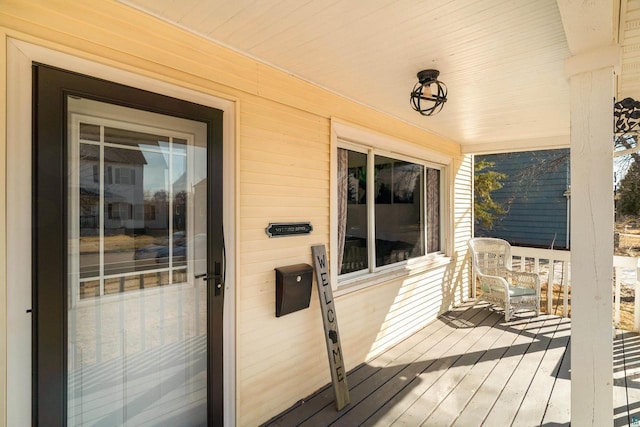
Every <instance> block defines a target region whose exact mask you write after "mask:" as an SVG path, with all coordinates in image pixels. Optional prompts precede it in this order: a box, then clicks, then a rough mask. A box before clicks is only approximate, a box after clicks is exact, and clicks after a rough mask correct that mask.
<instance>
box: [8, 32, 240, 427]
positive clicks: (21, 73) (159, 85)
mask: <svg viewBox="0 0 640 427" xmlns="http://www.w3.org/2000/svg"><path fill="white" fill-rule="evenodd" d="M6 46H7V85H6V86H7V129H6V131H7V153H6V165H5V166H6V176H7V189H6V192H7V224H6V225H7V252H6V253H7V273H6V274H7V276H6V277H7V298H6V301H5V304H6V313H7V323H6V327H7V355H6V361H7V362H6V363H7V366H6V370H5V372H6V375H7V378H6V381H7V390H8V391H10V392H8V393H7V394H6V396H7V402H6V408H7V414H6V423H7V424H6V425H30V424H31V407H32V393H31V350H32V347H31V342H32V341H31V338H32V328H31V313H30V311H31V308H32V304H31V291H32V289H31V268H32V267H31V237H32V236H31V189H32V185H31V181H32V170H31V164H32V157H31V154H32V153H31V146H32V134H31V123H32V118H31V116H32V79H31V75H32V64H33V63H34V62H37V63H42V64H47V65H51V66H54V67H58V68H62V69H65V70H69V71H75V72H78V73H82V74H86V75H90V76H94V77H98V78H102V79H105V80H109V81H113V82H116V83H120V84H124V85H128V86H133V87H136V88H140V89H144V90H148V91H151V92H156V93H159V94H162V95H167V96H172V97H175V98H179V99H184V100H186V101H190V102H194V103H198V104H202V105H205V106H209V107H213V108H216V109H219V110H222V111H224V118H223V120H224V122H223V135H224V141H223V157H224V159H223V165H224V166H223V169H224V170H223V200H224V206H223V223H224V241H225V258H226V259H225V261H226V271H225V275H226V277H225V278H226V281H225V290H226V291H225V301H224V320H223V323H224V325H223V329H224V349H223V354H224V379H223V381H224V390H225V392H224V413H225V425H226V426H233V425H235V420H236V411H235V408H236V381H235V378H236V376H235V365H236V361H235V356H236V355H235V350H234V349H235V330H236V325H235V305H236V304H235V279H236V274H235V272H236V266H235V265H236V264H235V263H236V256H235V254H236V244H235V236H236V232H235V212H236V208H235V206H236V197H235V182H236V142H235V141H236V128H237V123H236V117H237V115H236V104H237V101H236V100H234V99H232V98H230V97H225V98H223V97H218V96H213V95H209V94H206V93H202V92H197V91H195V90H192V89H187V88H184V87H180V86H177V85H174V84H170V83H166V82H163V81H160V80H156V79H153V78H150V77H145V76H143V75H142V74H138V73H133V72H130V71H124V70H122V69H119V68H114V67H111V66H107V65H104V64H99V63H97V62H93V61H89V60H86V59H83V58H80V57H77V56H73V55H70V54H67V53H63V52H59V51H56V50H52V49H49V48H45V47H42V46H38V45H35V44H31V43H26V42H23V41H19V40H16V39H12V38H8V39H7V40H6Z"/></svg>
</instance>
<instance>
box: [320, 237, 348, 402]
mask: <svg viewBox="0 0 640 427" xmlns="http://www.w3.org/2000/svg"><path fill="white" fill-rule="evenodd" d="M311 253H312V255H313V262H314V265H315V270H316V282H317V283H318V296H319V297H320V311H322V321H323V323H324V334H325V337H324V338H325V341H326V343H327V355H328V356H329V368H330V369H331V381H332V382H333V391H334V393H335V395H336V409H337V410H338V411H339V410H341V409H342V408H344V407H345V406H346V405H347V404H348V403H349V386H348V385H347V372H346V370H345V367H344V359H343V358H342V349H341V347H340V334H339V333H338V319H337V318H336V309H335V307H334V304H333V292H332V290H331V282H330V280H329V266H328V264H327V251H326V249H325V247H324V245H315V246H312V247H311Z"/></svg>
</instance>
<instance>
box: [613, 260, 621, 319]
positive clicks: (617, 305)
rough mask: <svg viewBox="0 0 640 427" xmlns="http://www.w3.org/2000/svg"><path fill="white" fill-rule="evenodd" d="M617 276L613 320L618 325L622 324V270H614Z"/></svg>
mask: <svg viewBox="0 0 640 427" xmlns="http://www.w3.org/2000/svg"><path fill="white" fill-rule="evenodd" d="M613 271H614V274H615V276H616V277H615V288H614V295H615V297H614V306H613V319H614V321H615V323H616V325H618V324H620V283H621V282H622V278H621V275H622V269H621V268H620V267H614V268H613Z"/></svg>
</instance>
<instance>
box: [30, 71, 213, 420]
mask: <svg viewBox="0 0 640 427" xmlns="http://www.w3.org/2000/svg"><path fill="white" fill-rule="evenodd" d="M34 73H35V75H36V92H35V97H36V105H37V108H36V132H35V133H36V138H35V165H34V171H35V179H34V184H35V192H34V193H35V215H34V222H35V226H36V227H35V229H36V233H35V234H36V238H35V248H36V250H35V253H34V256H35V260H34V261H35V265H36V275H35V276H36V279H35V286H34V296H35V298H34V300H35V307H34V308H35V310H34V335H35V341H34V343H35V351H34V359H35V360H34V366H35V367H36V369H35V373H34V389H35V390H34V406H35V408H34V409H35V410H34V414H35V415H36V416H35V422H36V423H42V422H43V421H44V420H52V419H57V420H59V424H60V425H67V426H82V425H91V426H120V425H131V426H142V425H148V426H205V425H208V424H209V425H213V424H219V423H220V422H221V421H222V409H221V408H222V397H223V395H222V342H221V341H222V340H221V338H222V333H221V331H222V285H221V284H222V276H221V266H222V230H221V219H220V218H221V214H220V211H221V209H222V206H221V202H220V200H221V199H220V198H221V174H220V172H221V161H220V159H221V155H222V152H221V133H222V130H221V129H222V127H221V117H222V112H220V111H218V110H214V109H211V108H208V107H203V106H199V105H194V104H191V103H188V102H185V101H180V100H176V99H172V98H168V97H164V96H160V95H157V94H151V93H148V92H143V91H140V90H137V89H133V88H129V87H125V86H121V85H116V84H114V83H110V82H105V81H101V80H97V79H93V78H90V77H86V76H78V75H75V74H71V73H69V72H64V71H60V70H55V69H51V68H47V67H43V66H38V67H34ZM134 105H135V107H134ZM54 424H58V421H56V422H55V423H54Z"/></svg>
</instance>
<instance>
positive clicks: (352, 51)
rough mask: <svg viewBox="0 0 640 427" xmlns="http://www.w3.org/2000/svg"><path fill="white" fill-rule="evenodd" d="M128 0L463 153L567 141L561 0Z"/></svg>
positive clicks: (631, 0) (566, 51)
mask: <svg viewBox="0 0 640 427" xmlns="http://www.w3.org/2000/svg"><path fill="white" fill-rule="evenodd" d="M121 1H122V2H123V3H126V4H129V5H131V6H133V7H136V8H138V9H141V10H143V11H145V12H147V13H149V14H152V15H155V16H157V17H159V18H161V19H164V20H166V21H168V22H171V23H173V24H175V25H178V26H180V27H183V28H185V29H187V30H189V31H192V32H195V33H197V34H200V35H202V36H203V37H206V38H209V39H211V40H213V41H215V42H217V43H220V44H222V45H225V46H227V47H230V48H232V49H234V50H236V51H239V52H242V53H244V54H246V55H249V56H251V57H253V58H255V59H257V60H260V61H262V62H265V63H267V64H270V65H273V66H275V67H277V68H279V69H281V70H284V71H286V72H288V73H291V74H293V75H295V76H298V77H300V78H302V79H305V80H307V81H310V82H312V83H314V84H317V85H319V86H321V87H324V88H326V89H329V90H331V91H333V92H336V93H338V94H340V95H343V96H345V97H348V98H350V99H353V100H355V101H358V102H360V103H362V104H365V105H368V106H371V107H373V108H375V109H376V110H379V111H383V112H386V113H388V114H390V115H392V116H395V117H397V118H399V119H401V120H404V121H406V122H409V123H412V124H413V125H415V126H418V127H421V128H424V129H427V130H429V131H431V132H435V133H437V134H439V135H443V136H445V137H448V138H450V139H452V140H454V141H456V142H459V143H460V144H462V145H463V149H464V150H465V151H474V148H473V147H474V146H476V147H478V148H479V147H487V146H491V145H493V144H498V145H500V146H502V147H512V148H513V149H516V150H517V149H523V148H525V146H526V147H534V146H540V145H549V144H560V145H568V143H569V139H568V135H569V85H568V81H567V79H566V77H565V75H564V63H565V60H566V59H567V58H568V57H569V56H570V51H569V47H568V45H567V40H566V37H565V33H564V28H563V24H562V20H561V17H560V12H559V10H558V5H557V2H556V0H535V1H531V0H463V1H461V0H271V1H257V0H234V1H229V0H121ZM625 2H626V0H625ZM636 3H638V1H637V0H629V5H631V4H636ZM627 9H629V10H631V9H633V7H629V8H627V7H624V8H623V10H627ZM639 61H640V59H639ZM426 68H436V69H438V70H440V79H441V80H442V81H443V82H445V83H446V85H447V86H448V89H449V96H448V101H447V103H446V104H445V106H444V109H443V110H442V112H440V113H439V114H438V115H436V116H432V117H423V116H421V115H420V114H418V113H417V112H415V111H413V110H412V109H411V107H410V105H409V93H410V91H411V89H412V88H413V86H414V84H415V83H416V81H417V78H416V73H417V72H418V71H420V70H422V69H426ZM623 68H624V67H623ZM637 68H640V67H637ZM629 70H630V69H629ZM485 149H486V148H485ZM483 150H484V149H483Z"/></svg>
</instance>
